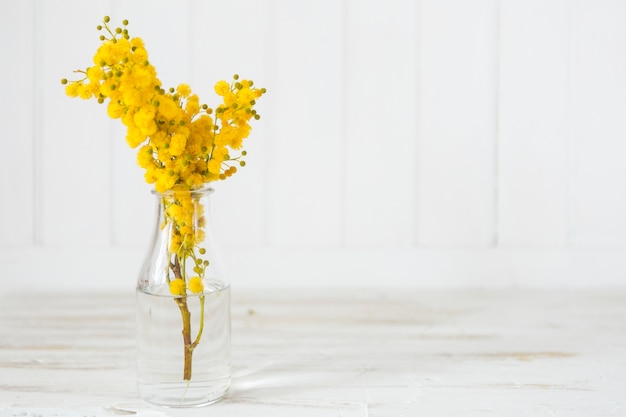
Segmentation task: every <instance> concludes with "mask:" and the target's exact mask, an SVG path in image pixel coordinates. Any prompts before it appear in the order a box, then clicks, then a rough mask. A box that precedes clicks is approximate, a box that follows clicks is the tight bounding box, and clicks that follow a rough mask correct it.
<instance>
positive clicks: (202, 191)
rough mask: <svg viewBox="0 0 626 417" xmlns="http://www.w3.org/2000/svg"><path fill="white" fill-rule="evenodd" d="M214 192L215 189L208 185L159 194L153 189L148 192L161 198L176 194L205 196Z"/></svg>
mask: <svg viewBox="0 0 626 417" xmlns="http://www.w3.org/2000/svg"><path fill="white" fill-rule="evenodd" d="M214 191H215V189H214V188H213V187H211V186H210V185H204V186H202V187H198V188H192V189H190V190H167V191H164V192H159V191H157V190H155V189H152V190H151V191H150V192H151V193H152V194H153V195H155V196H161V197H167V196H173V195H176V194H179V195H180V194H192V195H193V194H200V195H207V194H211V193H213V192H214Z"/></svg>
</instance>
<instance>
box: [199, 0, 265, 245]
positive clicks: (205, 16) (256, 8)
mask: <svg viewBox="0 0 626 417" xmlns="http://www.w3.org/2000/svg"><path fill="white" fill-rule="evenodd" d="M269 8H270V6H269V4H268V2H267V1H254V0H237V1H223V2H207V1H204V0H195V1H192V2H191V6H190V29H191V32H190V38H189V42H190V54H191V63H190V79H191V82H192V84H191V86H192V88H194V89H195V90H196V91H197V92H198V94H199V96H200V98H201V99H202V100H203V101H204V102H206V103H207V104H208V105H209V106H211V107H213V108H215V107H216V106H217V105H218V104H219V101H218V99H219V97H218V96H217V95H216V94H215V91H214V88H213V87H214V85H215V83H216V82H217V81H219V80H226V81H232V76H233V75H234V74H239V75H240V76H241V77H242V78H246V79H251V80H253V81H254V82H255V84H256V85H257V86H260V87H266V88H267V89H268V90H269V93H268V95H267V96H265V97H263V98H262V99H261V100H259V103H258V105H257V110H258V111H259V113H260V114H261V117H262V118H261V120H260V121H258V122H256V123H254V121H253V123H252V132H251V134H250V137H248V138H247V139H246V140H245V141H244V148H245V149H246V150H247V152H248V156H247V158H246V166H245V167H243V168H239V172H238V173H237V174H236V175H234V176H233V177H231V178H229V179H228V180H226V181H217V182H214V183H212V184H211V185H212V186H213V187H214V188H215V189H216V192H215V194H214V195H213V197H212V212H213V223H214V226H215V230H216V239H217V241H218V244H220V245H223V246H258V245H262V244H264V243H265V242H266V240H267V234H266V231H267V229H266V222H267V213H266V207H267V190H266V179H267V175H266V171H267V165H268V164H269V163H270V162H268V161H267V158H268V155H267V153H266V147H267V146H268V139H269V138H268V135H267V124H268V122H269V121H270V120H271V117H269V115H267V112H268V110H267V109H268V108H269V106H268V104H269V103H268V101H270V102H271V101H272V100H273V97H274V95H275V92H274V91H273V90H274V88H273V86H271V85H268V77H267V74H266V66H267V56H268V50H267V49H266V48H267V46H266V43H267V41H266V34H267V30H268V28H267V16H268V14H269V13H270V10H269Z"/></svg>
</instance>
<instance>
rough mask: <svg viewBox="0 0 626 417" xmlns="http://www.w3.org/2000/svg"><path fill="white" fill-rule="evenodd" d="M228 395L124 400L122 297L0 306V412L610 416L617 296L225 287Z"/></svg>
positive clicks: (42, 299)
mask: <svg viewBox="0 0 626 417" xmlns="http://www.w3.org/2000/svg"><path fill="white" fill-rule="evenodd" d="M233 291H234V293H233V309H232V311H233V367H234V368H233V373H234V380H233V386H232V389H231V391H230V393H229V395H228V397H227V398H226V399H225V400H224V401H222V402H220V403H218V404H214V405H211V406H208V407H204V408H200V409H188V410H184V411H180V410H175V409H164V408H156V407H152V406H148V405H147V404H144V403H142V401H141V400H139V399H138V398H137V396H136V391H135V371H134V352H135V351H134V349H135V347H134V336H133V329H134V294H132V293H131V292H129V293H120V294H104V295H100V294H97V295H96V294H94V295H90V296H84V295H63V296H50V295H47V296H46V295H22V296H12V297H8V296H4V297H3V298H2V299H0V415H1V416H16V417H17V416H19V417H40V416H41V417H48V416H70V417H83V416H84V417H100V416H138V417H143V416H151V417H163V416H183V415H184V416H215V417H217V416H220V417H231V416H246V417H263V416H272V417H280V416H289V417H294V416H296V417H301V416H302V417H307V416H316V417H325V416H332V417H357V416H358V417H366V416H369V417H374V416H377V417H394V416H407V417H408V416H508V417H511V416H626V292H624V291H621V292H620V291H605V292H601V291H596V292H594V291H584V292H583V291H580V292H572V291H570V292H562V291H504V290H497V291H460V290H459V291H433V290H429V291H411V292H392V291H388V292H358V291H357V292H343V293H339V294H337V293H334V292H330V291H329V292H321V291H318V292H315V293H307V292H278V293H272V292H247V293H245V294H242V293H238V292H237V290H236V289H234V290H233Z"/></svg>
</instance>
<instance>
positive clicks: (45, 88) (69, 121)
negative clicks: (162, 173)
mask: <svg viewBox="0 0 626 417" xmlns="http://www.w3.org/2000/svg"><path fill="white" fill-rule="evenodd" d="M37 4H38V7H37V10H36V13H37V15H38V17H37V18H38V22H40V25H41V26H40V27H38V30H37V34H38V37H39V39H38V44H39V45H41V50H40V51H38V52H40V55H38V57H37V65H38V66H39V67H40V68H41V71H40V74H38V75H39V76H40V78H39V79H38V80H37V81H38V85H39V86H40V87H39V89H38V92H37V93H38V100H39V105H38V111H39V112H40V116H39V120H37V122H38V123H39V124H40V125H39V126H38V127H39V130H38V134H39V137H38V138H37V146H41V149H40V152H41V153H40V155H41V157H40V158H39V159H38V161H37V163H38V164H41V166H40V167H38V169H40V170H41V175H39V176H38V178H37V180H38V181H41V182H40V183H39V184H38V188H37V189H36V190H37V192H39V193H40V197H39V198H38V200H37V201H38V204H39V205H38V206H37V210H38V211H40V212H41V231H40V234H41V241H42V243H43V244H44V245H52V246H54V245H62V246H73V247H76V248H81V247H85V246H99V247H103V246H104V247H106V246H108V245H109V243H110V239H109V230H110V228H111V210H110V198H111V188H110V184H111V183H110V170H111V165H110V163H111V158H110V152H109V149H110V146H109V139H110V134H109V132H110V125H109V122H108V120H107V116H106V109H105V108H104V107H101V106H100V105H99V104H97V102H96V101H95V100H91V101H89V102H85V101H83V100H82V99H79V98H69V97H67V96H66V95H65V89H64V87H63V86H62V85H61V84H60V80H61V78H68V79H71V78H72V75H73V74H72V70H74V69H82V70H84V69H85V68H86V67H88V66H91V65H92V59H93V55H94V53H95V51H96V48H97V47H98V45H99V44H100V41H99V40H98V33H97V32H96V30H95V26H96V25H97V24H98V22H100V21H101V20H102V17H103V16H104V15H105V14H107V13H108V11H109V9H110V5H109V3H108V2H102V3H97V4H95V3H90V2H84V1H71V0H58V1H55V2H44V1H42V2H40V3H37ZM75 16H80V19H77V18H76V17H75ZM86 22H89V23H86ZM92 22H95V23H92ZM81 78H82V76H81V75H80V74H77V75H76V78H75V79H81ZM76 258H77V259H78V261H77V262H80V252H77V256H76ZM71 262H72V261H70V260H68V263H71Z"/></svg>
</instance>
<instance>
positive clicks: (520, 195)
mask: <svg viewBox="0 0 626 417" xmlns="http://www.w3.org/2000/svg"><path fill="white" fill-rule="evenodd" d="M570 4H571V2H569V1H567V0H550V1H542V0H532V1H524V2H502V3H501V33H500V51H501V56H500V58H501V59H500V80H501V82H500V130H499V131H500V138H499V139H500V141H499V155H498V157H499V182H498V190H499V193H498V195H499V201H498V204H499V206H498V212H499V215H498V220H499V221H498V228H499V242H500V243H502V244H506V245H509V244H510V245H563V244H565V243H566V242H567V239H568V210H569V209H568V202H569V201H568V181H569V178H568V135H569V121H570V119H569V116H570V114H569V108H570V105H569V104H570V101H569V100H570V49H569V48H570Z"/></svg>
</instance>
